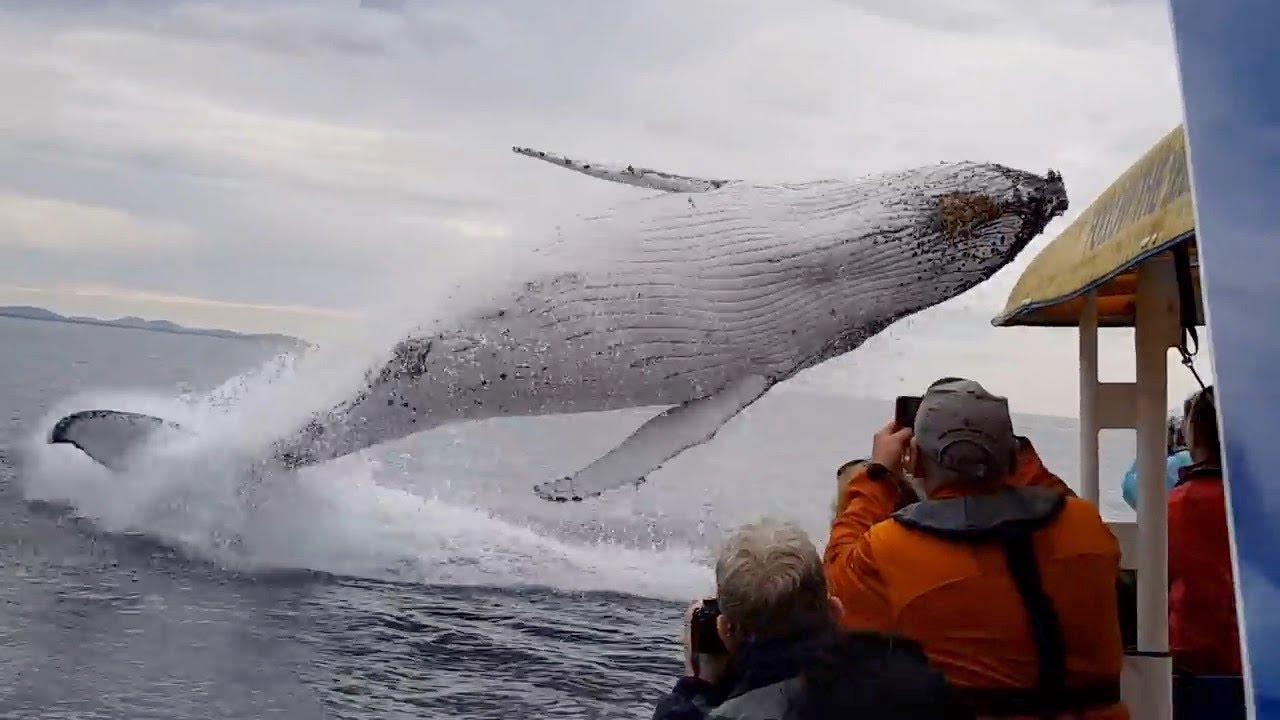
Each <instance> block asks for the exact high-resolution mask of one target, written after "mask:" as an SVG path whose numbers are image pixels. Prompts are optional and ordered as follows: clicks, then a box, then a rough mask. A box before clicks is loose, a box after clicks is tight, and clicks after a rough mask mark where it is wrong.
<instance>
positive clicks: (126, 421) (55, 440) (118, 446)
mask: <svg viewBox="0 0 1280 720" xmlns="http://www.w3.org/2000/svg"><path fill="white" fill-rule="evenodd" d="M157 432H177V433H187V432H189V431H187V430H186V429H185V428H183V427H182V426H181V425H178V424H177V423H175V422H171V421H169V420H164V419H162V418H158V417H153V416H151V415H144V414H142V413H134V412H125V411H123V410H81V411H80V412H75V413H72V414H70V415H67V416H66V417H64V418H62V419H61V420H59V421H58V422H57V423H56V424H55V425H54V426H53V430H51V431H50V432H49V443H50V444H51V445H57V444H64V443H65V444H68V445H74V446H75V447H76V448H78V449H79V450H80V452H82V453H84V454H85V455H88V456H89V457H90V458H91V459H92V460H93V461H94V462H96V463H98V464H99V465H102V466H103V467H106V468H107V469H108V470H112V471H119V470H121V469H122V468H123V467H124V465H125V462H126V461H127V459H128V458H129V456H130V455H131V454H132V453H133V452H134V451H135V450H137V449H138V448H139V447H140V446H141V445H143V444H144V443H146V442H148V441H149V440H150V439H152V438H153V437H155V434H156V433H157Z"/></svg>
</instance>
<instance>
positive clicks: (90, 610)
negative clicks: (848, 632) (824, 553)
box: [0, 318, 1133, 720]
mask: <svg viewBox="0 0 1280 720" xmlns="http://www.w3.org/2000/svg"><path fill="white" fill-rule="evenodd" d="M275 353H276V351H275V350H274V349H273V348H271V347H268V346H266V345H262V344H256V343H251V342H245V341H237V340H223V339H215V338H205V337H197V336H184V335H169V334H163V333H154V332H146V331H137V330H123V329H114V328H103V327H89V326H78V325H69V324H60V323H45V322H39V321H29V320H16V319H5V318H0V419H7V422H4V423H2V424H0V539H2V542H0V717H3V718H121V719H123V718H179V719H188V718H190V719H195V718H257V717H285V718H360V719H362V720H367V719H370V718H410V717H412V718H433V717H467V718H497V717H503V718H509V717H574V718H604V717H608V718H622V717H648V716H649V715H650V714H651V712H652V706H653V704H654V703H655V702H656V701H657V699H658V698H659V697H661V695H662V694H663V693H664V692H665V691H666V690H667V689H668V688H669V687H670V685H671V684H672V683H673V682H674V679H675V677H676V674H677V673H678V672H679V667H680V665H679V647H678V644H677V640H676V638H677V635H678V630H679V628H678V618H679V617H680V615H681V612H682V610H683V608H684V606H685V604H686V603H687V602H688V600H690V599H692V598H694V597H697V596H699V595H701V594H703V593H705V592H706V591H708V590H709V589H710V588H711V587H712V579H711V572H710V569H709V560H710V554H711V552H712V551H713V549H714V547H715V544H716V542H717V541H718V540H719V538H720V537H721V533H722V532H724V531H725V530H726V529H728V528H731V527H732V526H734V525H735V524H737V523H740V522H743V521H746V520H749V519H751V518H753V517H756V516H758V515H760V514H764V513H768V514H774V515H780V516H783V517H787V518H790V519H793V520H796V521H798V522H800V523H802V524H803V525H804V526H805V527H807V528H808V529H809V530H810V532H811V533H812V534H813V537H814V539H815V541H816V542H818V544H819V545H820V546H821V544H822V543H824V542H825V538H826V524H827V522H828V521H829V512H830V503H831V500H832V493H833V490H834V479H833V471H834V468H835V467H836V466H837V465H839V464H840V463H841V462H843V461H844V460H847V459H849V458H851V457H856V456H859V455H863V454H865V452H866V449H867V444H868V441H869V438H870V435H871V433H872V432H873V431H874V430H875V429H876V428H877V427H878V426H879V425H881V424H882V423H883V420H884V418H885V417H887V416H888V415H889V413H890V412H891V403H890V402H887V401H878V400H859V399H850V398H842V397H831V396H819V395H814V394H811V393H807V392H802V391H789V390H788V389H787V388H786V387H785V386H784V387H781V388H778V389H777V390H775V391H774V392H772V393H771V394H770V395H769V396H767V397H766V398H764V399H763V400H762V401H760V402H759V403H757V404H756V405H754V406H753V407H752V408H750V409H749V410H748V411H747V412H746V413H745V414H744V415H743V416H741V417H739V418H737V419H735V420H734V421H733V422H732V423H730V424H729V425H728V426H726V427H725V429H724V430H723V431H722V432H721V433H720V434H719V435H718V436H717V437H716V438H715V440H713V441H712V442H711V443H708V444H706V445H704V446H701V447H698V448H695V449H693V450H692V451H689V452H687V453H685V454H684V455H682V456H681V457H679V458H677V459H676V460H675V461H673V462H672V463H670V464H669V465H668V466H667V467H665V468H663V469H662V470H661V471H660V472H658V473H656V474H655V475H654V476H653V477H652V478H651V479H650V481H649V482H648V483H646V484H645V485H643V486H641V487H640V488H638V489H636V490H634V491H622V492H618V493H613V494H611V495H609V496H607V497H604V498H601V499H599V500H598V501H595V502H590V503H585V504H578V505H557V504H551V503H545V502H542V501H540V500H538V499H537V498H535V497H534V496H533V495H532V493H531V492H530V489H531V487H532V485H533V484H534V483H536V482H539V481H542V480H545V479H547V478H550V477H554V476H556V475H557V474H559V473H564V472H567V471H571V470H573V469H575V468H577V467H579V466H580V465H582V464H584V463H586V462H588V461H590V460H591V459H592V458H594V457H596V456H597V455H598V454H600V453H601V452H603V451H605V450H606V449H608V448H609V447H611V446H612V445H613V444H614V443H616V442H618V441H619V440H621V439H622V438H623V437H625V436H626V435H627V434H628V433H629V432H630V431H631V430H632V429H634V428H635V427H637V426H638V425H639V424H640V423H642V422H643V421H644V420H645V419H646V418H647V417H649V416H650V415H652V414H653V412H655V410H653V409H648V410H635V411H623V412H616V413H604V414H594V415H589V416H561V417H547V418H529V419H503V420H495V421H486V422H480V423H473V424H469V425H464V426H456V427H450V428H442V429H439V430H436V431H432V432H429V433H425V434H422V435H420V436H416V437H412V438H408V439H406V440H404V441H401V442H397V443H392V444H390V445H388V446H385V447H380V448H375V449H373V450H371V451H370V452H368V453H364V454H361V455H357V456H353V457H348V458H343V459H341V460H339V461H336V462H333V463H330V464H327V465H324V466H320V467H316V468H310V469H308V470H306V471H304V472H301V473H297V474H295V475H289V476H280V477H268V478H261V479H258V480H257V481H254V480H251V479H250V477H249V476H248V475H247V474H246V473H245V471H244V467H245V462H246V458H249V457H251V456H252V455H253V452H254V451H255V450H256V449H257V448H260V447H261V445H262V444H263V443H265V442H267V441H269V440H270V439H271V436H272V433H274V432H277V431H278V430H279V428H281V427H287V426H288V423H290V422H292V421H294V420H295V419H296V418H298V417H301V416H303V415H304V414H305V413H306V412H307V411H308V410H310V409H314V408H318V407H320V406H322V405H324V404H325V403H326V402H327V399H328V398H329V397H330V396H331V395H332V393H334V392H339V393H340V392H341V383H340V382H337V381H334V380H333V379H332V378H333V377H336V376H326V375H325V374H324V372H323V371H322V369H317V368H319V367H320V366H317V365H310V366H309V365H307V363H306V362H303V363H296V362H294V361H292V360H291V359H290V358H287V357H286V358H279V357H276V356H275ZM91 406H92V407H100V406H108V407H115V408H119V409H135V410H142V411H147V412H152V413H154V414H158V415H164V416H166V417H171V418H173V419H177V420H180V421H181V422H183V423H185V424H187V425H190V426H192V427H195V428H197V429H198V430H200V435H199V437H198V438H197V440H194V441H191V442H189V443H186V444H185V445H183V446H177V447H168V448H157V449H155V451H154V452H152V453H150V454H149V456H148V457H146V458H144V459H142V460H140V461H139V463H138V466H137V467H136V468H135V469H134V470H131V471H130V472H128V473H124V474H120V475H111V474H109V473H107V472H105V471H103V470H102V469H101V468H98V467H97V466H95V465H93V464H92V463H91V462H89V461H88V460H87V459H85V458H84V457H83V456H81V455H80V454H79V453H78V452H77V451H75V450H74V449H72V448H68V447H53V446H48V445H45V444H43V443H42V441H41V438H42V436H43V435H44V434H46V433H47V432H48V430H49V428H50V427H51V426H52V423H53V422H54V420H56V418H57V417H58V416H60V414H62V413H63V412H65V411H69V410H75V409H84V408H86V407H91ZM1016 421H1017V424H1018V426H1019V430H1020V431H1022V432H1023V433H1025V434H1027V435H1029V436H1031V437H1032V438H1033V440H1034V441H1035V442H1036V444H1037V447H1038V448H1039V449H1040V451H1041V454H1042V455H1044V456H1045V459H1046V462H1048V463H1049V464H1050V466H1051V467H1053V468H1054V469H1055V470H1057V471H1058V472H1059V473H1060V474H1061V475H1063V476H1064V477H1066V478H1074V476H1075V472H1076V465H1077V457H1076V436H1075V432H1076V425H1075V423H1074V421H1072V420H1068V419H1060V418H1047V417H1036V416H1020V417H1018V418H1017V419H1016ZM1112 435H1114V437H1113V436H1112ZM1132 452H1133V443H1132V438H1131V437H1126V436H1124V434H1121V433H1114V434H1106V435H1104V437H1103V469H1102V472H1103V482H1104V502H1103V505H1104V514H1106V515H1108V516H1109V517H1120V516H1130V515H1131V513H1129V512H1128V510H1127V508H1125V507H1124V505H1123V503H1122V502H1121V501H1120V500H1119V496H1118V489H1117V486H1118V478H1119V476H1120V474H1121V473H1122V472H1123V471H1124V470H1125V468H1126V467H1127V466H1128V463H1129V462H1130V460H1131V458H1132Z"/></svg>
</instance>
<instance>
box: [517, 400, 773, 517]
mask: <svg viewBox="0 0 1280 720" xmlns="http://www.w3.org/2000/svg"><path fill="white" fill-rule="evenodd" d="M770 385H771V383H770V381H769V379H768V378H766V377H764V376H761V375H748V376H747V377H744V378H740V379H738V380H736V381H734V382H733V383H732V384H730V385H728V386H726V387H725V388H723V389H721V390H720V391H719V392H717V393H715V394H712V395H708V396H707V397H704V398H699V399H698V400H693V401H691V402H687V403H684V404H682V405H678V406H676V407H673V408H671V409H669V410H666V411H664V412H663V413H662V414H660V415H658V416H656V417H654V418H652V419H650V420H649V421H648V422H646V423H645V424H643V425H641V426H640V427H639V428H638V429H637V430H636V431H635V432H633V433H631V435H630V436H629V437H628V438H627V439H626V440H623V441H622V443H621V444H620V445H618V446H617V447H615V448H614V449H612V450H610V451H609V452H608V453H606V454H605V455H603V456H602V457H600V459H598V460H596V461H595V462H593V463H591V464H590V465H588V466H586V467H585V468H583V469H582V470H579V471H578V472H577V474H575V475H573V476H571V477H564V478H560V479H559V480H553V481H551V482H546V483H542V484H541V485H536V486H534V489H533V491H534V494H536V495H537V496H538V497H540V498H542V499H543V500H554V501H556V502H565V501H569V500H572V501H575V502H578V501H581V500H584V499H586V498H589V497H595V496H597V495H600V494H601V493H604V492H607V491H609V490H613V489H614V488H619V487H622V486H624V485H627V484H633V485H639V484H640V483H642V482H644V481H645V478H646V476H648V474H649V473H651V472H653V471H655V470H657V469H658V468H660V467H662V464H663V463H665V462H666V461H668V460H670V459H671V458H673V457H675V456H676V455H679V454H680V453H681V452H682V451H684V450H687V449H688V448H691V447H693V446H695V445H700V444H702V443H704V442H706V441H708V440H710V439H711V438H712V437H714V436H715V434H716V433H717V432H719V431H720V428H721V427H724V424H725V423H727V422H729V421H730V420H731V419H733V417H734V416H735V415H737V414H738V413H739V412H741V411H742V409H743V408H745V407H747V406H748V405H750V404H751V403H753V402H755V401H756V400H757V399H759V398H760V396H761V395H764V393H765V391H766V390H768V389H769V387H770Z"/></svg>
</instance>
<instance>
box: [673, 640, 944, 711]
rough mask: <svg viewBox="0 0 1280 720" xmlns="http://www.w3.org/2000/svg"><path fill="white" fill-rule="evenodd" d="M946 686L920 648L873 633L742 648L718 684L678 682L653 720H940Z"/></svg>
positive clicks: (778, 641) (693, 679)
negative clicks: (898, 719) (932, 719)
mask: <svg viewBox="0 0 1280 720" xmlns="http://www.w3.org/2000/svg"><path fill="white" fill-rule="evenodd" d="M945 708H946V682H945V679H944V678H943V676H942V673H940V672H938V671H937V670H934V669H933V668H931V667H929V663H928V660H927V659H926V658H925V655H924V651H923V650H921V649H920V646H919V645H917V644H915V643H914V642H912V641H910V640H906V639H904V638H894V637H889V636H886V635H880V634H876V633H841V634H838V635H834V634H833V635H831V636H828V637H825V638H823V639H821V640H817V641H813V640H796V639H781V640H773V641H769V642H764V643H756V644H753V645H750V646H748V647H746V648H745V649H744V650H743V652H742V653H741V654H740V655H739V657H738V658H737V660H736V661H735V663H734V668H733V671H732V672H731V673H730V677H729V678H728V679H727V680H726V681H725V682H723V683H721V684H720V685H718V686H712V685H708V684H707V683H704V682H702V681H700V680H698V679H696V678H682V679H681V680H680V681H679V682H677V683H676V686H675V689H673V690H672V692H671V694H670V695H669V696H667V697H666V698H665V699H664V700H663V701H662V702H661V703H659V704H658V707H657V710H656V711H655V712H654V714H653V717H654V720H702V719H703V718H706V719H707V720H729V719H731V718H732V719H734V720H826V719H827V718H833V719H834V718H846V717H858V718H866V719H867V720H876V719H878V718H885V719H886V720H890V719H896V718H926V719H927V718H942V717H944V716H945V714H946V713H945Z"/></svg>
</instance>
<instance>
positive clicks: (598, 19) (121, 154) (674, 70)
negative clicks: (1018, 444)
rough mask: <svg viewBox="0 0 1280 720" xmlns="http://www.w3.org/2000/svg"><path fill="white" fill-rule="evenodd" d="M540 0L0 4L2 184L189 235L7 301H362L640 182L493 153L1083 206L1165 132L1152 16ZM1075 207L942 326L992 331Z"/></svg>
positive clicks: (21, 274) (82, 269)
mask: <svg viewBox="0 0 1280 720" xmlns="http://www.w3.org/2000/svg"><path fill="white" fill-rule="evenodd" d="M557 8H558V10H559V11H558V12H555V13H548V12H546V11H545V8H542V7H541V6H539V5H533V4H529V3H523V2H516V0H495V2H489V3H475V2H470V1H469V0H440V1H439V2H432V3H409V2H363V3H352V2H347V1H340V0H314V1H309V2H302V1H301V0H281V1H279V2H272V3H262V2H257V1H256V0H255V1H249V0H210V1H208V2H199V3H196V2H175V1H173V0H157V1H156V2H152V3H146V4H137V5H135V4H124V3H70V2H64V3H21V4H6V5H3V6H0V44H2V45H3V46H4V47H5V48H6V49H7V50H8V52H6V53H5V55H4V57H3V58H0V85H3V87H4V89H5V93H6V108H9V110H7V111H6V113H5V116H4V117H3V118H0V193H4V194H5V195H6V196H18V197H34V198H46V199H49V200H51V201H62V202H66V203H70V204H72V205H74V206H83V207H92V208H103V209H108V210H114V211H117V212H119V213H122V214H123V216H125V217H129V218H133V219H134V220H135V221H136V222H138V223H140V224H141V225H143V226H146V227H151V228H159V227H170V228H182V229H183V232H184V242H182V243H174V244H171V245H169V246H167V247H168V248H169V250H168V251H167V252H163V253H162V252H142V250H141V248H139V247H137V246H136V244H137V242H138V240H136V239H134V240H132V241H131V242H133V243H134V244H135V246H134V247H133V248H132V249H131V248H130V246H129V245H128V241H126V239H125V238H123V237H121V239H120V241H119V244H118V246H115V245H113V246H110V247H108V245H106V244H104V242H102V241H99V242H97V243H96V244H91V243H90V242H88V241H86V242H85V243H84V245H86V246H87V247H83V248H80V249H79V250H78V252H81V253H85V254H83V255H80V258H81V260H82V262H81V263H80V265H79V266H78V267H76V268H74V269H72V270H70V271H68V269H67V268H66V267H65V263H60V262H58V258H59V256H58V255H57V252H58V249H57V248H56V247H55V246H54V245H53V244H52V242H50V241H42V242H38V243H37V242H25V243H24V244H23V245H22V247H21V249H20V250H12V247H11V246H6V247H5V248H4V249H3V250H0V252H3V253H5V255H6V257H5V259H6V260H7V262H3V263H0V283H8V284H17V285H36V286H45V285H47V286H52V285H56V284H58V283H72V284H75V285H82V286H88V285H95V284H97V285H109V286H112V287H136V288H145V289H146V291H147V292H152V293H157V294H159V295H173V296H179V295H182V296H198V297H208V298H216V299H220V298H226V299H228V300H229V301H231V302H242V303H247V304H249V305H276V306H288V305H305V306H315V307H353V308H359V309H362V310H363V309H366V308H368V307H369V306H371V305H377V304H378V303H380V302H385V300H386V298H387V296H388V295H389V294H395V293H404V292H406V291H409V290H411V289H412V288H414V287H418V286H421V285H423V284H435V283H441V282H446V281H447V278H448V277H450V275H451V273H453V267H454V266H455V265H457V264H460V263H464V264H465V263H467V262H478V263H484V262H501V261H504V260H505V258H508V257H511V256H512V255H511V253H510V252H509V251H510V250H512V249H515V248H519V247H524V246H528V245H531V244H534V243H537V242H539V241H541V239H542V236H543V233H544V229H545V228H546V227H548V226H550V225H554V224H562V223H566V222H571V221H572V218H573V217H574V216H577V215H584V214H592V213H596V212H599V211H601V210H603V209H605V208H607V207H608V206H609V205H610V204H613V203H615V202H618V201H621V200H624V199H628V198H634V197H636V193H637V192H638V191H636V190H635V189H633V188H625V187H618V186H610V185H608V184H606V183H602V182H599V181H595V180H591V179H589V178H585V177H582V176H579V175H575V174H572V173H566V172H563V171H557V170H555V169H554V168H551V167H549V166H546V165H545V164H541V163H536V162H533V161H531V160H528V159H525V158H521V157H518V156H515V155H514V154H512V153H511V152H510V146H512V145H529V146H534V147H539V148H544V149H548V150H555V151H559V152H564V153H566V154H570V155H574V156H578V157H583V158H587V159H599V160H601V161H605V160H609V161H624V162H631V163H637V164H641V165H645V166H649V167H655V168H659V169H665V170H670V171H673V172H680V173H686V174H695V175H704V176H714V177H735V178H747V179H756V180H762V181H774V180H781V181H786V180H806V179H814V178H821V177H849V176H859V175H865V174H868V173H873V172H878V171H883V170H892V169H899V168H903V167H905V166H909V165H915V164H927V163H934V162H937V161H939V160H956V159H974V160H990V161H996V162H1002V163H1005V164H1008V165H1012V166H1016V167H1022V168H1026V169H1030V170H1037V171H1043V170H1045V169H1047V168H1050V167H1052V168H1054V169H1057V170H1061V171H1062V172H1063V173H1064V176H1065V178H1066V182H1067V185H1068V189H1069V192H1070V194H1071V196H1072V200H1073V207H1072V215H1074V213H1075V212H1078V211H1079V210H1081V209H1083V208H1084V207H1085V206H1086V205H1087V204H1088V202H1089V201H1090V200H1091V199H1092V198H1093V197H1094V196H1095V195H1096V194H1097V193H1098V192H1100V191H1101V190H1102V189H1103V188H1105V187H1106V185H1107V184H1108V183H1109V182H1110V181H1111V179H1112V178H1114V177H1115V175H1117V174H1118V173H1119V172H1121V171H1122V170H1123V169H1124V168H1125V167H1127V166H1128V165H1129V164H1130V163H1131V162H1132V161H1133V160H1134V159H1135V158H1136V157H1137V156H1138V155H1140V154H1141V153H1142V152H1143V151H1145V150H1146V148H1147V147H1148V146H1149V145H1150V144H1151V143H1152V142H1154V141H1155V140H1156V139H1158V138H1159V137H1160V136H1161V135H1163V133H1164V132H1166V131H1167V130H1168V129H1169V128H1170V127H1171V126H1173V125H1175V124H1176V123H1177V122H1179V120H1180V106H1179V96H1178V91H1177V78H1176V72H1175V69H1174V62H1173V57H1174V56H1173V51H1172V45H1171V41H1170V29H1169V25H1168V20H1167V16H1166V9H1165V7H1164V4H1163V3H1159V2H1154V0H1152V1H1150V2H1148V1H1145V0H1144V1H1141V2H1136V1H1135V2H1117V1H1115V0H1074V1H1072V2H1056V3H1022V2H1017V1H1016V0H963V1H961V0H929V1H928V2H925V1H924V0H795V1H794V2H790V3H785V4H769V3H747V4H744V3H739V2H731V1H730V0H699V1H698V2H677V0H654V1H653V2H646V3H599V2H594V1H593V0H565V2H563V3H561V4H560V5H558V6H557ZM1070 219H1071V216H1068V217H1067V218H1065V219H1062V220H1060V221H1058V222H1055V223H1054V225H1052V226H1051V227H1050V229H1049V231H1048V233H1047V234H1046V237H1045V238H1042V239H1040V240H1038V241H1037V242H1036V243H1035V244H1033V245H1032V247H1031V248H1030V249H1029V250H1028V251H1027V253H1026V255H1025V257H1024V259H1022V260H1020V261H1019V262H1018V263H1015V266H1014V267H1012V268H1010V269H1007V270H1005V271H1003V272H1002V273H1001V274H1000V275H999V276H997V277H996V278H995V279H994V280H993V281H991V282H990V283H988V284H986V285H984V286H982V287H980V288H978V289H976V290H974V291H973V292H971V293H968V294H967V295H966V296H965V297H964V298H961V299H960V300H958V301H956V302H955V303H952V304H950V305H949V306H948V308H947V309H948V310H950V309H961V310H965V309H967V310H966V312H967V313H968V314H967V315H965V316H964V318H965V319H964V320H963V323H964V325H965V326H966V327H968V326H970V325H972V327H975V328H978V327H982V326H985V323H986V322H987V319H988V318H989V316H990V315H993V314H994V313H995V312H996V311H997V310H998V309H999V307H1000V305H1002V303H1003V301H1004V299H1005V296H1006V295H1007V293H1008V291H1009V289H1010V287H1011V285H1012V283H1013V281H1014V279H1015V278H1016V276H1017V273H1018V271H1019V270H1020V269H1021V267H1024V266H1025V263H1026V261H1027V260H1029V258H1030V257H1031V255H1033V254H1034V253H1035V251H1036V250H1038V249H1039V248H1040V247H1042V246H1043V243H1044V242H1045V241H1046V240H1047V237H1049V236H1052V235H1054V234H1056V232H1058V231H1060V230H1061V229H1062V228H1064V227H1065V226H1066V223H1067V222H1068V221H1069V220H1070ZM62 237H63V238H64V242H67V241H68V240H66V238H69V237H70V235H65V234H64V235H63V236H62ZM605 241H607V239H606V240H605ZM126 256H127V257H128V259H129V261H128V262H125V261H124V258H125V257H126ZM67 272H71V273H72V277H68V276H67V275H66V273H67ZM164 307H168V306H165V305H162V304H157V305H156V308H157V312H163V308H164ZM410 309H411V308H406V313H409V310H410ZM427 310H428V309H426V308H423V309H422V310H421V311H422V312H426V311H427ZM245 312H246V313H247V312H251V311H250V310H249V309H248V308H246V309H245ZM928 317H929V316H928V315H926V317H925V319H926V320H927V318H928ZM957 322H960V321H957ZM283 329H286V330H288V329H289V328H283ZM974 332H975V336H983V337H986V336H988V335H989V330H988V329H985V328H983V329H981V330H975V331H974ZM1028 337H1030V336H1028ZM1037 337H1039V336H1037ZM1019 352H1021V353H1030V354H1031V355H1032V356H1034V357H1035V358H1037V359H1034V360H1025V359H1023V360H1020V362H1021V363H1022V364H1026V363H1027V362H1031V363H1033V364H1034V363H1036V362H1039V361H1040V360H1039V358H1041V357H1042V354H1036V352H1035V351H1034V350H1033V349H1031V348H1027V347H1025V343H1024V346H1023V347H1021V348H1020V350H1019ZM866 354H867V353H860V354H858V355H860V356H861V355H866ZM858 362H862V361H861V360H859V359H857V358H849V359H846V360H841V361H838V363H840V364H839V365H837V369H839V367H855V366H856V365H851V364H850V363H854V364H856V363H858ZM833 372H834V371H833Z"/></svg>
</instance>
